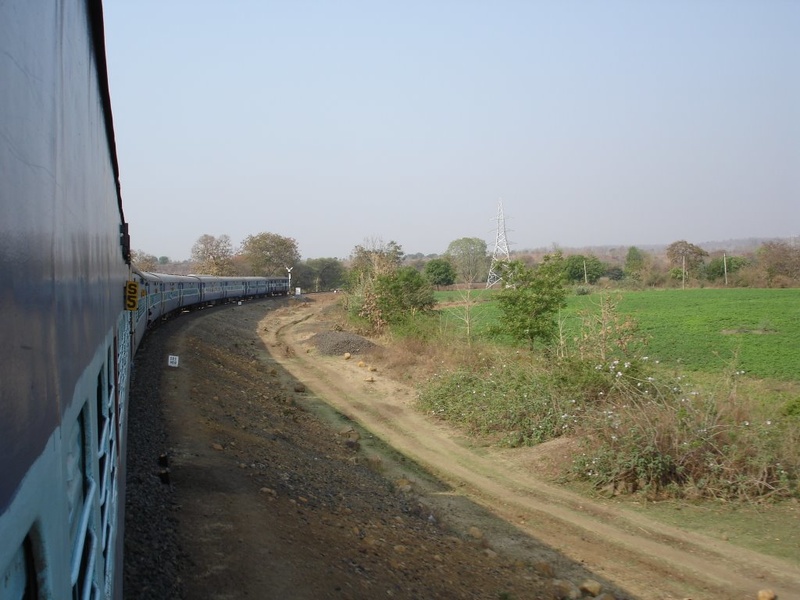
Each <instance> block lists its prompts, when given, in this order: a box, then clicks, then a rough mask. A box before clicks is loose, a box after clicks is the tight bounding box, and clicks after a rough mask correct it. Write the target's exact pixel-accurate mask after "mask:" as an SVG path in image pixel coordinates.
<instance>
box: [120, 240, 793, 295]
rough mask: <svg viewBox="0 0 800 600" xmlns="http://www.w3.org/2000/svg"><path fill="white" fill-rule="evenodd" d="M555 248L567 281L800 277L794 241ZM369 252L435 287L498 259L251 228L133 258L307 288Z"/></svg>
mask: <svg viewBox="0 0 800 600" xmlns="http://www.w3.org/2000/svg"><path fill="white" fill-rule="evenodd" d="M556 251H558V252H560V253H561V254H562V255H563V256H562V258H563V262H562V263H561V264H562V265H563V269H564V273H563V275H564V279H565V281H566V282H568V283H572V284H576V285H581V284H583V285H595V284H597V283H601V282H603V281H607V282H609V284H611V285H616V286H621V287H631V288H645V287H676V286H683V287H685V286H687V285H689V286H697V285H728V286H731V287H793V286H797V285H800V245H798V244H797V243H796V242H791V241H781V240H778V241H769V242H765V243H762V244H761V245H760V246H758V247H757V248H755V249H753V250H752V251H749V252H747V253H740V254H732V253H728V252H725V251H715V252H707V251H706V250H703V249H702V248H701V247H700V246H698V245H695V244H692V243H690V242H687V241H686V240H678V241H676V242H673V243H672V244H670V245H669V246H667V247H666V249H665V250H664V251H661V252H654V251H645V250H643V249H641V248H638V247H636V246H630V247H628V248H627V252H626V253H625V254H624V256H618V257H615V258H613V259H612V260H601V259H600V258H598V257H597V256H596V255H594V254H592V253H568V252H563V251H560V250H559V249H558V248H553V249H552V250H551V251H548V252H547V253H548V254H553V253H555V252H556ZM371 253H374V254H375V256H372V255H371ZM384 254H385V256H384ZM370 256H371V258H369V260H373V261H375V260H378V259H377V258H376V257H377V256H380V257H384V258H386V259H387V260H389V258H391V261H393V262H394V263H396V264H397V266H398V268H399V267H401V266H402V267H409V268H412V269H414V270H415V271H417V272H418V273H419V274H420V275H421V276H422V277H423V279H424V280H425V281H426V282H427V283H429V284H430V285H432V286H434V288H441V287H447V286H452V285H459V284H460V285H472V286H475V285H480V284H483V283H484V282H486V280H487V277H488V273H489V268H490V264H491V255H490V254H489V252H488V249H487V245H486V242H485V241H484V240H482V239H480V238H472V237H464V238H459V239H457V240H454V241H452V242H450V244H449V245H448V247H447V249H446V250H445V251H444V253H443V254H441V255H427V256H425V255H422V254H412V255H406V254H404V253H403V250H402V247H401V246H400V245H399V244H397V243H396V242H389V243H388V244H385V243H384V242H383V241H382V240H367V241H365V243H363V244H360V245H356V246H355V247H354V249H353V251H352V252H351V254H350V256H349V257H348V258H347V259H339V258H310V259H306V260H301V256H300V252H299V249H298V245H297V241H296V240H295V239H293V238H291V237H286V236H281V235H278V234H276V233H269V232H262V233H258V234H255V235H250V236H248V237H247V238H245V240H244V241H243V242H242V244H241V246H240V247H239V248H238V249H236V250H234V248H233V245H232V243H231V240H230V237H229V236H227V235H221V236H218V237H215V236H212V235H208V234H204V235H201V236H200V237H199V238H198V240H197V241H196V242H195V244H194V245H193V246H192V251H191V257H192V258H191V260H189V261H185V262H183V263H174V262H171V261H170V260H169V258H168V257H166V256H161V257H156V256H154V255H151V254H147V253H145V252H142V251H135V252H134V264H135V265H136V266H137V268H139V269H140V270H143V271H155V272H170V273H175V274H181V273H183V274H187V273H197V274H208V275H223V276H225V275H243V276H247V275H261V276H286V275H287V268H289V269H291V270H292V281H293V285H296V286H298V287H301V288H302V289H304V290H308V291H326V290H332V289H338V288H344V287H346V286H347V285H349V284H352V283H353V281H354V280H353V276H352V275H353V274H354V273H355V274H360V275H359V276H363V274H364V273H365V269H364V263H365V261H367V257H370ZM512 259H513V260H516V261H520V262H521V263H523V264H525V265H526V266H528V267H535V266H536V265H537V264H539V263H540V262H541V261H542V255H541V253H539V254H537V253H534V252H512ZM373 266H378V265H373ZM378 270H380V269H378Z"/></svg>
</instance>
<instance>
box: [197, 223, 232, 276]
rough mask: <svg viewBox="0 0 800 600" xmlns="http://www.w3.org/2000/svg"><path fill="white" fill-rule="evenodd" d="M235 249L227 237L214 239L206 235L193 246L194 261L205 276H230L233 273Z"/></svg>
mask: <svg viewBox="0 0 800 600" xmlns="http://www.w3.org/2000/svg"><path fill="white" fill-rule="evenodd" d="M232 259H233V247H232V246H231V238H229V237H228V236H227V235H221V236H219V237H214V236H213V235H209V234H207V233H204V234H203V235H201V236H200V237H199V238H198V239H197V241H196V242H195V243H194V246H192V260H193V261H195V263H197V268H198V271H199V272H200V273H203V274H205V275H230V274H232V271H233V260H232Z"/></svg>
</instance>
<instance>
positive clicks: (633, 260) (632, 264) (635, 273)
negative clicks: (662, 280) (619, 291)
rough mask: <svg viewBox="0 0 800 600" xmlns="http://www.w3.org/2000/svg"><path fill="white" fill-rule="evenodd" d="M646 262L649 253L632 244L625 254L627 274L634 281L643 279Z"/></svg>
mask: <svg viewBox="0 0 800 600" xmlns="http://www.w3.org/2000/svg"><path fill="white" fill-rule="evenodd" d="M646 262H647V255H646V254H645V253H644V252H642V251H641V250H639V248H637V247H636V246H631V247H630V248H628V254H627V255H626V256H625V276H626V277H627V278H629V279H633V280H634V281H639V280H641V278H642V272H643V271H644V268H645V263H646Z"/></svg>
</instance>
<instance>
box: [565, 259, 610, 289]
mask: <svg viewBox="0 0 800 600" xmlns="http://www.w3.org/2000/svg"><path fill="white" fill-rule="evenodd" d="M605 271H606V268H605V266H604V265H603V263H602V262H600V259H599V258H597V257H596V256H592V255H589V256H584V255H583V254H573V255H571V256H568V257H567V258H566V259H565V260H564V275H565V276H566V278H567V281H571V282H573V283H580V282H584V281H585V282H587V283H597V280H598V279H600V278H601V277H602V276H603V274H604V273H605Z"/></svg>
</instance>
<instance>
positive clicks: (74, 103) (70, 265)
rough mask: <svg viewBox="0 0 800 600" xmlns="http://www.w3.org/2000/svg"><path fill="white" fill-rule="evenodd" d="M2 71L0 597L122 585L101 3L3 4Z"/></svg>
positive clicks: (116, 331)
mask: <svg viewBox="0 0 800 600" xmlns="http://www.w3.org/2000/svg"><path fill="white" fill-rule="evenodd" d="M43 32H46V33H43ZM0 81H1V82H2V92H1V93H0V99H1V100H2V106H0V131H2V135H0V197H1V198H2V202H0V277H2V279H3V281H4V282H6V284H7V285H4V286H3V287H2V290H1V291H0V298H2V300H0V306H2V311H0V338H2V340H3V344H0V368H2V380H3V385H2V386H0V414H2V418H0V457H2V460H1V461H0V597H2V598H4V599H5V598H12V599H14V600H16V599H17V598H28V597H31V598H35V597H40V598H81V599H83V598H101V597H104V598H111V597H120V596H121V578H120V577H119V576H118V574H119V572H120V571H121V565H122V563H121V557H122V552H121V547H122V545H121V541H122V536H123V532H122V525H123V519H122V510H123V507H124V481H125V468H124V467H125V461H124V456H125V423H126V418H125V415H126V410H127V402H128V398H127V393H128V379H127V378H128V374H129V372H130V358H131V336H130V334H131V320H130V314H129V313H128V312H126V311H125V305H124V293H123V292H124V288H125V282H126V280H127V279H128V275H129V264H128V263H129V252H128V240H127V225H126V223H125V219H124V214H123V211H122V201H121V196H120V194H119V170H118V165H117V156H116V149H115V144H114V131H113V123H112V118H111V101H110V96H109V93H108V82H107V75H106V60H105V43H104V39H103V22H102V5H101V3H100V2H99V1H93V0H64V1H61V2H29V1H28V0H8V1H6V2H2V3H0Z"/></svg>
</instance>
